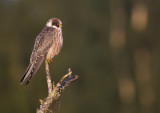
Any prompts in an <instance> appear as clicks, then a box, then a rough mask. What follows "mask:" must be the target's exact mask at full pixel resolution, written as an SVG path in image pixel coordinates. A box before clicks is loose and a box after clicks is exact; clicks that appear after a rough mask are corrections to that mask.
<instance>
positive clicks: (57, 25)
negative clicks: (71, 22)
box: [20, 18, 63, 85]
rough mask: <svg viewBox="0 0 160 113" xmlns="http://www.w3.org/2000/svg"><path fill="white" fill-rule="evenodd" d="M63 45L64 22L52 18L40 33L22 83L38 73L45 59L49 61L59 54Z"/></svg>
mask: <svg viewBox="0 0 160 113" xmlns="http://www.w3.org/2000/svg"><path fill="white" fill-rule="evenodd" d="M62 45H63V36H62V22H61V20H60V19H58V18H51V19H49V20H48V21H47V23H46V25H45V27H44V28H43V29H42V31H41V32H40V33H39V34H38V36H37V37H36V40H35V44H34V47H33V50H32V54H31V56H30V63H29V65H28V67H27V69H26V71H25V73H24V75H23V77H22V79H21V81H20V84H23V82H24V81H25V80H26V79H27V78H28V80H27V82H26V85H27V84H28V83H29V82H30V80H31V79H32V77H33V76H34V75H35V74H36V72H37V71H38V69H39V68H40V66H41V65H42V63H43V61H44V60H46V61H47V62H48V63H50V62H51V61H52V59H53V58H54V57H55V56H56V55H58V53H59V52H60V50H61V48H62Z"/></svg>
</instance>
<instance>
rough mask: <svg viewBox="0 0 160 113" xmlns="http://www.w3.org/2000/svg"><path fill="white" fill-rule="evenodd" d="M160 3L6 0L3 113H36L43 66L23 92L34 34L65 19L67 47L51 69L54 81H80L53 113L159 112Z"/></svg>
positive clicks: (0, 38)
mask: <svg viewBox="0 0 160 113" xmlns="http://www.w3.org/2000/svg"><path fill="white" fill-rule="evenodd" d="M159 5H160V1H158V0H157V1H151V0H34V1H33V0H1V1H0V112H1V113H35V111H36V109H37V108H39V104H40V103H39V99H44V98H45V97H46V96H47V84H46V77H45V76H46V75H45V69H44V63H43V65H42V66H41V67H40V69H39V71H38V72H37V73H36V75H35V76H34V77H33V79H32V80H31V83H30V84H29V85H28V86H27V87H25V86H24V85H20V84H19V81H20V79H21V77H22V76H23V74H24V72H25V70H26V68H27V66H28V64H29V58H30V55H31V52H32V48H33V45H34V41H35V38H36V36H37V35H38V34H39V32H41V30H42V29H43V27H44V25H45V24H46V22H47V20H48V19H50V18H52V17H57V18H59V19H61V20H62V22H63V37H64V45H63V48H62V50H61V52H60V54H59V55H58V56H56V57H55V58H54V59H53V62H52V63H51V64H50V70H51V75H52V80H54V81H55V82H57V81H58V80H59V79H60V78H61V76H63V75H64V74H65V73H67V70H68V68H71V69H72V71H73V74H74V75H75V74H77V75H79V76H80V77H79V79H78V80H76V81H75V82H74V83H73V84H71V85H70V86H69V87H67V88H66V89H65V91H64V92H63V93H62V95H61V98H60V99H59V100H58V101H56V102H55V103H53V104H52V105H51V107H50V109H51V110H52V111H54V110H55V113H159V112H160V50H159V49H160V7H159Z"/></svg>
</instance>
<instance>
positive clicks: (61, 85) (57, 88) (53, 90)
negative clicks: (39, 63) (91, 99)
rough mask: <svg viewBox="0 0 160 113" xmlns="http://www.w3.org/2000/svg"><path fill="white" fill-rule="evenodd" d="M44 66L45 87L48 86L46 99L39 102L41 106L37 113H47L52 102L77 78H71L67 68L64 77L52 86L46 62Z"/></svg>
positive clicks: (70, 72) (76, 76) (69, 70)
mask: <svg viewBox="0 0 160 113" xmlns="http://www.w3.org/2000/svg"><path fill="white" fill-rule="evenodd" d="M45 66H46V78H47V85H48V97H47V98H45V99H44V100H40V103H41V105H40V108H39V109H38V110H37V113H45V112H47V111H48V107H49V106H50V104H51V103H52V102H53V101H54V100H56V99H58V98H59V97H60V95H61V93H62V92H63V90H64V89H65V87H67V86H68V85H70V83H71V82H73V81H75V80H76V79H77V78H78V77H79V76H78V75H74V76H72V75H71V74H72V71H71V69H70V68H69V69H68V73H67V74H66V75H64V76H63V77H62V78H61V79H60V80H59V82H58V83H57V84H56V85H54V82H53V84H52V82H51V76H50V73H49V66H48V62H47V61H45ZM67 77H68V78H67Z"/></svg>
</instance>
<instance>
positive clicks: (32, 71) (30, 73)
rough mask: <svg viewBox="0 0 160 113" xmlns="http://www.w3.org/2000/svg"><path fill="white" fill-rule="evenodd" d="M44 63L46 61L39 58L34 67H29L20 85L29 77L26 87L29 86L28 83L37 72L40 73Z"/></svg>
mask: <svg viewBox="0 0 160 113" xmlns="http://www.w3.org/2000/svg"><path fill="white" fill-rule="evenodd" d="M43 61H44V58H43V57H39V58H38V60H37V62H35V63H33V64H32V65H29V66H28V68H27V70H26V72H25V74H24V76H23V78H22V80H21V82H20V83H21V84H22V83H23V81H25V79H26V78H27V77H29V78H28V80H27V82H26V85H28V83H29V82H30V80H31V79H32V77H33V76H34V75H35V74H36V72H37V71H38V69H39V67H40V66H41V64H42V62H43Z"/></svg>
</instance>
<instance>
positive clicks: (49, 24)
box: [46, 18, 62, 29]
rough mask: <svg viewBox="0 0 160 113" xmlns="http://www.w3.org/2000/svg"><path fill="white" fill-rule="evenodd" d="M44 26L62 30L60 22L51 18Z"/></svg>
mask: <svg viewBox="0 0 160 113" xmlns="http://www.w3.org/2000/svg"><path fill="white" fill-rule="evenodd" d="M46 26H47V27H53V28H56V29H58V28H62V22H61V20H59V19H58V18H51V19H49V20H48V21H47V24H46Z"/></svg>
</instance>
